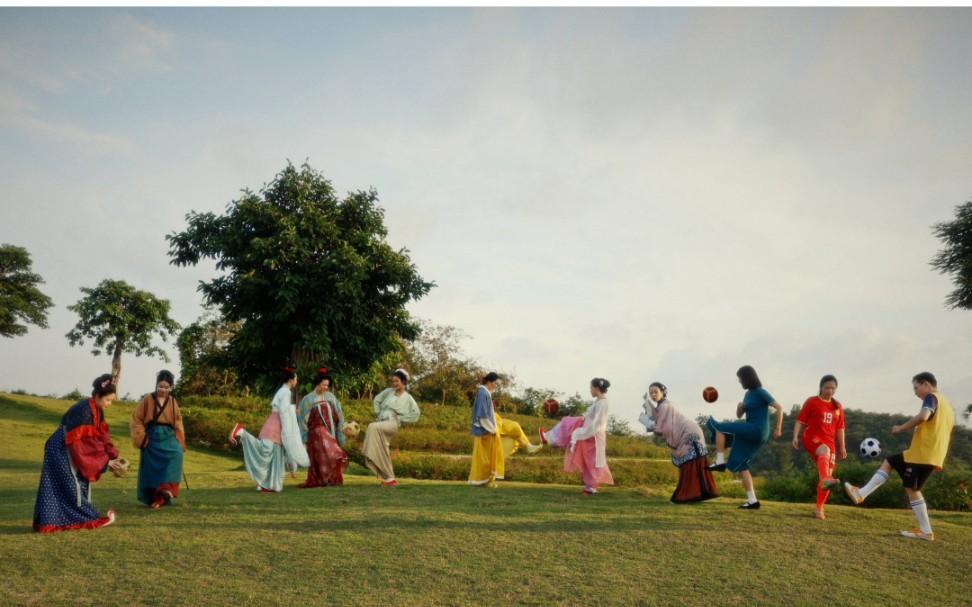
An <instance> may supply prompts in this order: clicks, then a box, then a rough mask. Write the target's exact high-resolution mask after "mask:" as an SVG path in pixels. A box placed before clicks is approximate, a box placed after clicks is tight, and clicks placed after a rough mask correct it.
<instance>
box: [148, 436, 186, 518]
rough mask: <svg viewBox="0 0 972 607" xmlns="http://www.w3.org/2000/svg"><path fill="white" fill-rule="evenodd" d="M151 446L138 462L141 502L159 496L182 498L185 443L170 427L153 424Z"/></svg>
mask: <svg viewBox="0 0 972 607" xmlns="http://www.w3.org/2000/svg"><path fill="white" fill-rule="evenodd" d="M145 434H146V435H147V436H148V439H149V443H148V446H147V447H145V448H144V449H142V457H141V459H140V460H139V462H138V501H140V502H142V503H143V504H151V503H152V502H154V501H155V499H156V498H157V497H160V496H162V497H179V482H180V481H181V480H182V464H183V458H184V454H183V452H182V443H180V442H179V439H177V438H176V435H175V430H173V429H172V428H171V427H169V426H151V427H149V428H148V429H147V430H146V432H145Z"/></svg>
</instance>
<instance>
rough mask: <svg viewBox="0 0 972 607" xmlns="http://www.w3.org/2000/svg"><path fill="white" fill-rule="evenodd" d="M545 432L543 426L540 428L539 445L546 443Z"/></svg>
mask: <svg viewBox="0 0 972 607" xmlns="http://www.w3.org/2000/svg"><path fill="white" fill-rule="evenodd" d="M546 432H547V431H546V430H544V429H543V428H540V444H541V445H546V444H547V437H546Z"/></svg>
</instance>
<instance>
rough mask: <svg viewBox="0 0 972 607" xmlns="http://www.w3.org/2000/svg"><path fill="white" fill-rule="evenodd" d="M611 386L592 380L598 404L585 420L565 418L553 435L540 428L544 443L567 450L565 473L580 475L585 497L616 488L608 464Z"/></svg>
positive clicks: (588, 412) (592, 388)
mask: <svg viewBox="0 0 972 607" xmlns="http://www.w3.org/2000/svg"><path fill="white" fill-rule="evenodd" d="M610 386H611V382H609V381H608V380H606V379H602V378H600V377H595V378H594V379H592V380H591V396H593V397H594V399H595V400H594V404H593V405H591V406H590V408H589V409H588V410H587V413H585V414H584V417H565V418H563V419H561V420H560V422H559V423H558V424H557V425H556V426H554V427H553V428H551V429H550V430H549V431H548V430H544V429H543V428H540V441H541V442H542V443H543V444H545V445H550V446H551V447H565V448H566V452H565V453H564V471H565V472H580V473H581V478H583V479H584V495H594V494H595V493H597V490H598V487H600V486H601V485H613V484H614V477H613V476H611V469H610V468H608V464H607V423H608V400H607V398H605V396H604V395H605V394H607V391H608V388H609V387H610Z"/></svg>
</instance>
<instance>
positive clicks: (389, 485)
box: [381, 479, 398, 487]
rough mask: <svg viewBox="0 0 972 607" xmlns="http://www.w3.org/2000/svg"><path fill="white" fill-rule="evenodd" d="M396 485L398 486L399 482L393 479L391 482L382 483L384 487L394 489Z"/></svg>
mask: <svg viewBox="0 0 972 607" xmlns="http://www.w3.org/2000/svg"><path fill="white" fill-rule="evenodd" d="M396 485H398V481H396V480H395V479H391V480H390V481H381V486H382V487H394V486H396Z"/></svg>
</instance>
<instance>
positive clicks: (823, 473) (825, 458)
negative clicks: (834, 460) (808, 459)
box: [817, 454, 830, 487]
mask: <svg viewBox="0 0 972 607" xmlns="http://www.w3.org/2000/svg"><path fill="white" fill-rule="evenodd" d="M817 472H819V473H820V483H818V484H817V487H820V484H822V483H823V481H824V479H825V478H830V454H824V455H821V456H819V457H817Z"/></svg>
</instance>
